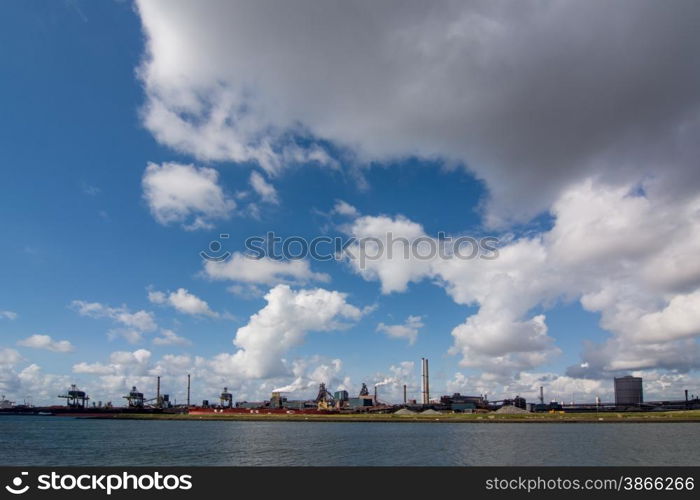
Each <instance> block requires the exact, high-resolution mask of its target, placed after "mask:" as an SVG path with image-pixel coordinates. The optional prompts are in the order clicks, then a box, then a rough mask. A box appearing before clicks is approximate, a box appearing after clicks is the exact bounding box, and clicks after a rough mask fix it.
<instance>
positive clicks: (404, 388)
mask: <svg viewBox="0 0 700 500" xmlns="http://www.w3.org/2000/svg"><path fill="white" fill-rule="evenodd" d="M685 396H686V399H688V391H685ZM403 404H406V384H404V385H403Z"/></svg>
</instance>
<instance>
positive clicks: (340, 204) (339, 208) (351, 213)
mask: <svg viewBox="0 0 700 500" xmlns="http://www.w3.org/2000/svg"><path fill="white" fill-rule="evenodd" d="M333 213H336V214H338V215H344V216H346V217H353V218H354V217H358V216H359V215H360V213H359V212H358V211H357V209H356V208H355V207H353V206H352V205H350V203H348V202H347V201H343V200H337V201H336V202H335V205H334V206H333Z"/></svg>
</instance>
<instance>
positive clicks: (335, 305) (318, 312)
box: [214, 285, 363, 378]
mask: <svg viewBox="0 0 700 500" xmlns="http://www.w3.org/2000/svg"><path fill="white" fill-rule="evenodd" d="M345 299H346V296H345V294H343V293H340V292H336V291H330V290H325V289H323V288H316V289H311V290H305V289H301V290H296V291H295V290H293V289H292V288H290V287H289V286H288V285H277V286H275V287H274V288H272V289H270V291H269V292H268V293H267V295H265V300H266V301H267V305H266V306H265V307H263V308H262V309H260V310H259V311H258V312H257V313H255V314H253V315H252V316H251V317H250V320H249V321H248V324H246V325H245V326H242V327H241V328H239V329H238V331H237V332H236V337H235V338H234V340H233V343H234V345H235V346H236V347H237V348H238V350H237V351H236V352H235V353H234V354H220V355H219V356H217V357H216V358H215V359H214V362H215V364H216V370H217V371H218V372H220V373H226V374H230V375H233V376H237V377H245V378H269V377H273V376H280V375H285V371H286V368H285V364H284V359H283V358H284V356H285V354H286V353H287V352H288V351H290V350H291V349H292V348H294V347H297V346H299V345H300V344H301V343H302V342H303V341H304V338H305V336H306V334H307V333H308V332H312V331H330V330H337V329H342V328H345V327H346V326H347V323H345V322H344V321H356V320H358V319H360V317H361V316H362V315H363V311H362V310H360V309H358V308H357V307H355V306H353V305H351V304H348V303H347V302H346V300H345Z"/></svg>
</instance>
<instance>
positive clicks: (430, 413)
mask: <svg viewBox="0 0 700 500" xmlns="http://www.w3.org/2000/svg"><path fill="white" fill-rule="evenodd" d="M421 415H441V413H440V412H439V411H435V410H433V409H430V410H425V411H422V412H421Z"/></svg>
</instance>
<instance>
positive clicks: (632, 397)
mask: <svg viewBox="0 0 700 500" xmlns="http://www.w3.org/2000/svg"><path fill="white" fill-rule="evenodd" d="M191 382H192V381H191V376H190V374H187V403H186V404H182V405H179V406H178V405H172V404H171V403H170V397H169V395H168V394H162V393H161V378H160V376H158V377H156V385H155V397H154V398H150V399H149V398H147V397H146V396H145V395H144V393H143V392H141V391H139V390H138V389H137V388H136V386H132V387H131V390H130V391H129V392H128V394H127V395H125V396H123V399H125V400H126V406H125V407H113V406H112V404H111V402H107V403H106V404H105V405H103V404H102V402H101V401H100V402H99V403H97V404H95V403H92V405H90V406H88V402H89V401H90V397H89V396H88V395H87V393H86V392H85V391H83V390H81V389H79V388H78V387H77V386H76V385H75V384H73V385H71V387H70V388H69V390H68V391H66V393H65V394H62V395H59V396H58V397H59V398H61V399H65V400H66V403H65V406H48V407H46V406H44V407H35V406H32V405H31V403H27V400H26V399H25V403H24V404H22V405H15V404H14V403H13V402H12V401H9V400H7V399H5V396H2V398H1V399H0V415H2V414H17V415H73V416H81V415H89V416H102V417H109V416H110V415H114V414H116V413H190V414H193V415H198V414H200V415H202V414H209V413H254V414H257V413H261V414H276V413H286V414H294V413H301V414H305V413H308V414H328V413H393V412H396V411H399V410H402V411H404V412H408V413H415V412H425V411H429V412H477V413H479V412H490V411H499V412H501V413H504V412H505V413H517V412H525V411H530V412H550V413H551V412H575V413H580V412H583V413H585V412H608V411H610V412H612V411H615V412H620V411H658V410H684V409H685V410H690V409H696V410H700V398H698V396H696V395H694V394H691V395H689V394H688V391H687V390H685V393H684V399H675V400H673V399H671V400H661V401H645V400H644V397H643V381H642V379H641V378H640V377H634V376H631V375H627V376H622V377H615V378H614V380H613V385H614V394H615V401H614V402H608V403H606V402H602V401H601V400H600V398H599V397H597V396H596V397H595V402H593V403H578V404H574V402H573V397H572V402H571V403H570V404H566V403H563V402H558V401H555V400H552V401H550V402H549V403H546V402H545V394H544V390H545V388H544V386H540V387H539V398H538V401H537V402H535V403H529V404H528V403H527V402H526V400H525V398H523V397H521V396H520V395H515V396H514V397H512V398H505V399H502V400H489V399H488V395H487V394H480V395H478V396H477V395H473V396H469V395H463V394H460V393H453V394H452V395H443V396H440V397H439V398H438V399H436V400H432V401H431V399H430V374H429V367H428V359H427V358H421V396H422V398H421V401H420V402H417V401H416V400H415V399H408V385H407V384H405V383H404V384H399V383H397V382H398V381H397V382H394V384H395V385H394V387H395V388H401V389H403V398H402V399H403V401H402V402H401V403H398V404H388V403H384V402H381V401H380V399H379V386H380V385H383V383H377V384H375V385H374V390H373V393H372V394H370V391H369V389H368V387H367V384H366V383H362V386H361V387H360V390H359V392H358V393H357V396H351V395H350V394H349V392H348V391H347V390H345V389H338V390H336V391H335V392H333V393H331V391H330V390H329V389H328V387H327V386H326V384H325V383H320V384H319V388H318V392H317V394H316V397H315V398H314V399H298V400H291V399H288V398H287V397H286V396H285V395H284V394H283V393H282V392H280V391H275V392H273V393H272V394H271V396H270V399H269V400H266V401H254V402H248V401H237V402H236V401H234V395H233V393H232V392H230V391H229V389H228V387H224V388H223V391H222V392H221V393H220V394H219V398H218V399H219V401H218V404H216V403H215V404H211V405H210V404H209V400H207V399H205V400H203V401H202V404H201V405H199V406H195V405H192V404H191V401H190V390H191Z"/></svg>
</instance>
